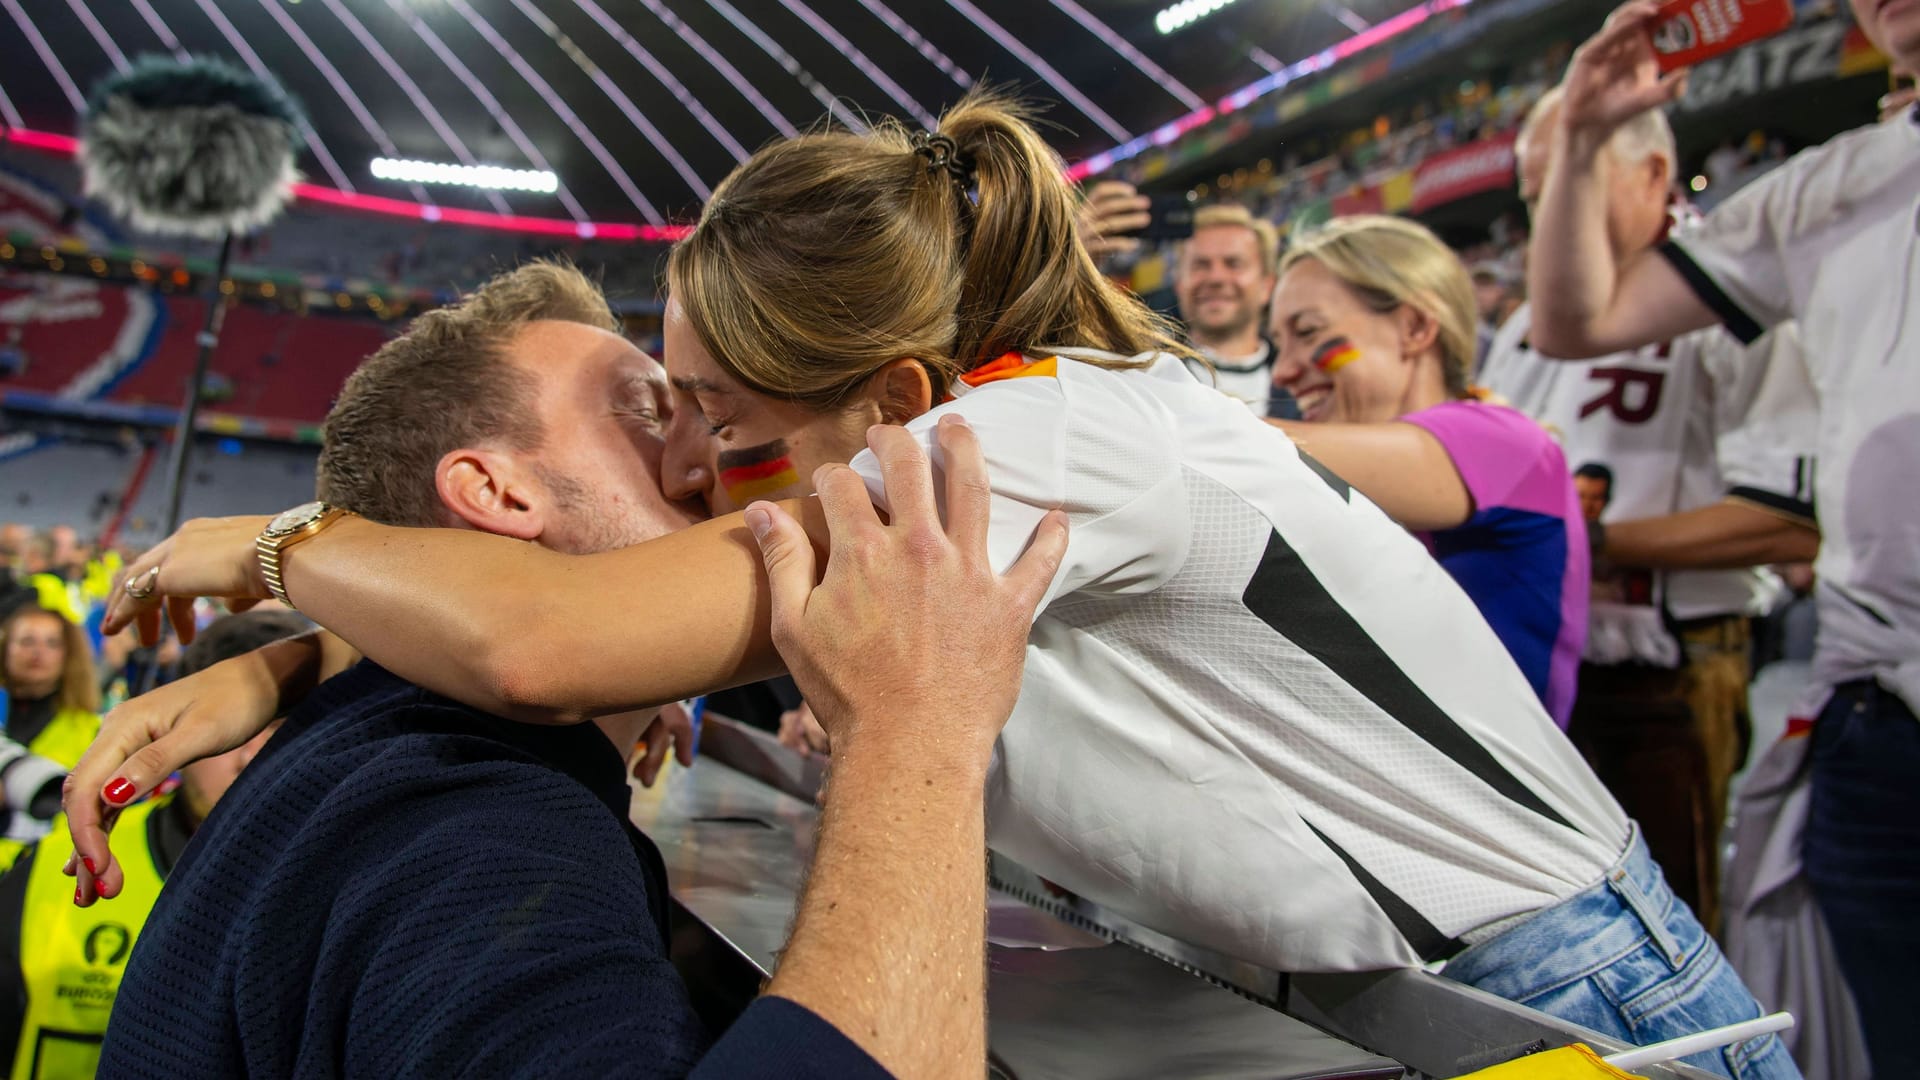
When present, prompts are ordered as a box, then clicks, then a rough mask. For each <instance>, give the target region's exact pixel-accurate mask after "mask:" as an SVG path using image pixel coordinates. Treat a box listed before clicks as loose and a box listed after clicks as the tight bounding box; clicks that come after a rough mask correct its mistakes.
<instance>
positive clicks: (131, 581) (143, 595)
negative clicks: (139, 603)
mask: <svg viewBox="0 0 1920 1080" xmlns="http://www.w3.org/2000/svg"><path fill="white" fill-rule="evenodd" d="M142 579H145V581H146V583H147V587H146V588H144V589H136V588H134V585H135V583H137V582H139V581H141V580H142ZM159 584H160V568H159V567H158V566H156V567H154V568H153V569H151V570H148V571H147V572H146V573H144V574H141V575H139V576H138V577H131V578H128V579H127V595H128V596H131V597H133V598H134V599H135V600H145V599H147V598H148V597H150V596H152V595H153V590H154V587H155V586H157V585H159Z"/></svg>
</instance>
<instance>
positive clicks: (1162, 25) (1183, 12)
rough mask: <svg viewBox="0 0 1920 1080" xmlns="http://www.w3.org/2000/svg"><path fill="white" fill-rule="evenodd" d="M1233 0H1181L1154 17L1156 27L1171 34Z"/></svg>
mask: <svg viewBox="0 0 1920 1080" xmlns="http://www.w3.org/2000/svg"><path fill="white" fill-rule="evenodd" d="M1231 3H1233V0H1180V2H1179V3H1177V4H1175V5H1173V6H1172V7H1169V8H1166V9H1164V10H1162V11H1161V12H1160V14H1158V15H1155V16H1154V17H1153V25H1154V29H1156V30H1159V31H1160V32H1161V33H1163V34H1171V33H1173V32H1174V31H1175V30H1178V29H1180V28H1181V27H1183V26H1191V25H1193V24H1194V23H1197V22H1199V21H1200V20H1201V19H1204V18H1206V17H1207V16H1209V15H1211V14H1213V13H1214V12H1216V11H1219V10H1220V9H1221V8H1223V7H1226V6H1227V5H1228V4H1231Z"/></svg>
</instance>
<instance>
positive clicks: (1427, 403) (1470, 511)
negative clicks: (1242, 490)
mask: <svg viewBox="0 0 1920 1080" xmlns="http://www.w3.org/2000/svg"><path fill="white" fill-rule="evenodd" d="M1280 268H1281V279H1280V285H1279V289H1278V290H1277V291H1276V292H1275V293H1274V297H1273V322H1272V332H1273V339H1274V341H1275V342H1277V343H1278V345H1279V354H1280V359H1279V362H1278V364H1277V365H1276V367H1275V370H1274V374H1275V377H1276V378H1277V379H1278V380H1280V381H1281V383H1282V384H1283V385H1285V386H1286V387H1287V388H1288V389H1289V390H1291V391H1292V392H1293V395H1294V396H1295V398H1296V399H1297V400H1298V401H1299V402H1300V405H1301V408H1302V411H1303V412H1304V413H1305V414H1306V417H1307V419H1308V420H1309V421H1324V422H1323V423H1299V422H1293V423H1288V422H1284V421H1282V422H1279V426H1280V427H1282V428H1283V429H1284V430H1285V431H1286V432H1287V434H1288V435H1290V436H1292V437H1293V439H1294V441H1295V442H1297V443H1299V444H1300V448H1301V451H1302V452H1303V453H1306V454H1310V455H1312V456H1313V458H1315V459H1317V460H1318V461H1319V462H1320V463H1321V464H1322V465H1324V466H1326V467H1327V468H1330V469H1332V470H1333V471H1334V472H1335V473H1336V474H1338V475H1339V476H1340V477H1341V478H1342V479H1344V480H1346V481H1347V482H1348V483H1351V484H1352V485H1353V486H1354V487H1357V488H1359V489H1360V491H1361V492H1362V493H1364V494H1365V495H1366V496H1367V497H1368V498H1369V499H1372V500H1373V501H1374V503H1375V504H1376V505H1378V506H1379V507H1380V509H1382V510H1384V511H1386V512H1387V514H1388V516H1390V517H1392V518H1393V519H1394V520H1395V521H1398V522H1399V523H1400V524H1402V525H1404V526H1406V527H1407V528H1408V529H1411V530H1413V531H1414V532H1415V533H1417V534H1418V535H1419V536H1420V537H1421V539H1422V540H1424V541H1425V542H1426V544H1427V547H1428V548H1429V549H1430V550H1431V551H1432V552H1433V554H1434V556H1435V557H1436V558H1438V559H1439V560H1440V564H1441V565H1442V566H1444V567H1446V569H1447V572H1448V573H1450V574H1452V575H1453V577H1454V579H1455V580H1456V581H1458V582H1459V583H1460V586H1461V588H1463V589H1465V590H1466V592H1467V595H1468V596H1470V597H1472V598H1473V602H1474V604H1475V605H1476V606H1477V607H1479V609H1480V613H1481V614H1482V615H1483V616H1485V617H1486V620H1487V622H1488V624H1489V625H1491V626H1492V627H1493V630H1494V633H1495V634H1497V635H1498V636H1499V638H1500V641H1501V644H1503V645H1505V646H1506V648H1507V651H1508V652H1509V653H1511V654H1512V655H1513V658H1514V660H1515V662H1517V663H1518V664H1519V665H1520V670H1521V671H1522V672H1523V673H1524V674H1525V675H1526V676H1527V681H1528V682H1529V683H1531V684H1532V686H1533V690H1534V693H1536V694H1538V695H1539V696H1540V700H1541V702H1542V703H1543V704H1544V705H1545V706H1546V707H1547V712H1548V713H1549V714H1551V715H1552V716H1553V719H1554V722H1555V723H1557V724H1559V725H1560V726H1561V727H1563V728H1564V727H1565V726H1566V723H1567V714H1568V712H1569V711H1570V710H1571V709H1572V707H1573V695H1574V676H1575V671H1576V669H1577V667H1578V664H1579V661H1580V646H1581V642H1582V639H1583V638H1584V636H1585V634H1586V608H1587V552H1586V531H1585V528H1584V527H1583V525H1582V522H1581V516H1580V508H1579V507H1580V504H1579V501H1578V500H1577V499H1576V498H1575V497H1574V493H1573V482H1572V480H1571V479H1570V477H1569V476H1568V473H1567V463H1566V459H1565V458H1563V457H1562V456H1561V454H1560V448H1559V447H1558V446H1556V445H1555V444H1554V441H1553V439H1552V437H1551V436H1549V435H1548V434H1547V432H1546V431H1544V430H1543V429H1542V428H1541V427H1540V425H1538V424H1536V423H1534V422H1533V421H1532V420H1529V419H1527V418H1526V417H1525V416H1523V415H1521V414H1520V413H1518V412H1515V411H1514V410H1512V409H1509V408H1505V407H1503V406H1500V405H1494V404H1489V403H1485V402H1481V401H1477V400H1474V399H1473V397H1472V395H1471V393H1470V392H1469V389H1468V385H1467V381H1468V374H1469V369H1470V367H1471V365H1472V363H1473V349H1474V332H1473V329H1474V297H1473V287H1472V285H1471V284H1470V283H1469V281H1468V277H1467V271H1466V267H1464V266H1463V265H1461V262H1460V260H1459V258H1457V257H1456V256H1455V255H1454V254H1453V252H1452V251H1451V250H1449V249H1448V248H1447V246H1446V245H1445V244H1442V243H1441V242H1440V240H1439V238H1438V237H1436V236H1434V235H1433V234H1432V233H1431V232H1429V231H1428V230H1427V229H1426V227H1425V226H1422V225H1418V224H1415V223H1414V222H1411V221H1408V220H1406V219H1404V218H1395V217H1378V216H1371V215H1362V216H1356V217H1347V218H1336V219H1334V220H1333V221H1332V222H1330V223H1329V224H1327V225H1325V226H1323V227H1322V228H1320V229H1318V230H1315V231H1313V232H1310V233H1307V234H1306V235H1304V236H1301V237H1299V238H1298V239H1297V240H1296V241H1295V242H1294V244H1293V246H1292V247H1291V248H1290V249H1289V250H1288V252H1287V256H1286V259H1285V260H1284V261H1283V262H1282V263H1281V264H1280Z"/></svg>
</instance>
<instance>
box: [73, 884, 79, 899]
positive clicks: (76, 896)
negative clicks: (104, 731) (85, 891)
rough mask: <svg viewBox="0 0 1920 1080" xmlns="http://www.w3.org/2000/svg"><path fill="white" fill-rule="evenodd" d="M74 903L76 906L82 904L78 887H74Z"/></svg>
mask: <svg viewBox="0 0 1920 1080" xmlns="http://www.w3.org/2000/svg"><path fill="white" fill-rule="evenodd" d="M73 902H74V903H76V904H78V903H80V886H78V885H75V886H74V887H73Z"/></svg>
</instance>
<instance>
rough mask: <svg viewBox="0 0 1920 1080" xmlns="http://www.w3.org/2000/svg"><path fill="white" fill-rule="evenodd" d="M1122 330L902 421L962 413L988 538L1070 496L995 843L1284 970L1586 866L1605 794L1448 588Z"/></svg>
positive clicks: (1358, 956)
mask: <svg viewBox="0 0 1920 1080" xmlns="http://www.w3.org/2000/svg"><path fill="white" fill-rule="evenodd" d="M1075 355H1077V356H1081V357H1084V358H1092V359H1100V358H1102V355H1101V354H1096V353H1079V352H1076V353H1075ZM1104 359H1107V360H1117V359H1119V358H1115V357H1104ZM1138 359H1139V361H1140V362H1141V364H1142V367H1140V368H1138V369H1135V370H1124V371H1123V370H1111V369H1108V368H1105V367H1101V366H1097V365H1096V364H1093V363H1086V362H1082V361H1081V360H1075V359H1071V358H1068V357H1065V356H1063V357H1060V358H1058V359H1056V360H1052V361H1045V362H1041V363H1035V364H1031V365H1028V366H1027V367H1025V368H1022V369H1019V374H1018V375H1017V376H1015V377H1007V378H1001V379H999V380H997V381H992V382H986V383H983V384H982V385H980V386H978V387H974V388H968V387H960V388H959V396H958V397H957V399H956V400H954V401H953V402H951V403H949V404H947V405H945V406H942V407H941V408H939V409H936V410H935V411H934V412H933V413H930V414H928V415H927V416H924V417H921V418H919V419H918V420H916V421H915V422H914V423H913V424H911V425H909V427H910V429H911V430H913V431H914V432H915V434H916V435H918V436H919V437H920V438H921V440H922V441H923V443H927V444H928V445H929V452H930V454H931V455H932V456H933V459H934V461H935V462H936V464H938V462H939V460H940V455H939V451H938V450H937V448H934V447H932V446H931V433H932V429H933V425H934V423H935V422H936V421H937V418H938V416H939V415H940V414H942V413H944V412H947V411H954V412H958V413H960V414H961V415H963V416H965V417H966V419H967V420H968V422H969V423H970V424H971V425H972V427H973V428H974V430H975V431H976V432H978V434H979V437H980V442H981V445H982V446H983V448H984V449H985V452H986V456H987V460H988V467H989V473H990V478H991V481H992V485H993V495H994V499H993V520H992V526H991V529H992V552H993V557H994V560H995V562H996V564H997V565H999V566H1002V567H1004V566H1006V565H1008V564H1010V563H1011V562H1012V561H1013V559H1014V558H1016V557H1017V556H1018V554H1019V553H1020V551H1022V550H1024V548H1025V546H1026V543H1027V541H1028V538H1029V537H1030V536H1031V534H1032V531H1033V528H1034V526H1035V524H1037V522H1038V521H1039V518H1040V517H1041V516H1042V515H1043V514H1044V513H1045V512H1046V511H1047V510H1048V509H1051V508H1055V507H1059V508H1063V509H1065V510H1066V511H1067V512H1068V514H1069V515H1070V518H1071V522H1072V531H1071V536H1070V539H1069V541H1068V551H1067V555H1066V558H1065V561H1064V563H1063V565H1062V567H1061V570H1060V572H1059V574H1058V575H1057V576H1056V577H1055V580H1054V583H1053V586H1052V589H1051V591H1050V593H1049V595H1048V598H1047V601H1046V603H1045V605H1044V606H1043V608H1042V610H1041V612H1040V615H1039V616H1038V618H1037V619H1036V621H1035V623H1034V627H1033V635H1032V638H1031V641H1030V644H1029V647H1028V650H1027V667H1026V677H1025V682H1024V685H1023V686H1022V689H1021V695H1020V699H1019V703H1018V705H1017V706H1016V708H1015V711H1014V714H1013V717H1012V719H1011V720H1010V721H1009V723H1008V724H1007V727H1006V731H1005V733H1004V734H1003V736H1002V738H1001V740H1000V745H999V748H998V752H997V754H996V758H995V766H994V770H993V773H992V775H991V777H990V779H989V782H988V811H989V839H990V842H991V843H992V844H993V846H994V847H995V849H996V850H999V851H1001V852H1003V853H1005V854H1007V855H1009V856H1011V857H1012V858H1014V859H1016V860H1018V861H1019V862H1021V863H1022V864H1024V865H1026V866H1027V867H1028V868H1029V869H1031V870H1034V871H1036V872H1038V873H1041V874H1043V875H1045V876H1046V877H1048V878H1050V879H1052V880H1054V881H1057V882H1059V883H1060V884H1062V885H1064V886H1066V887H1067V888H1070V889H1072V890H1074V891H1076V892H1078V893H1081V894H1082V895H1085V896H1087V897H1088V898H1090V899H1093V900H1095V901H1098V902H1099V903H1101V904H1103V905H1106V906H1108V907H1111V908H1113V909H1114V910H1117V911H1119V912H1121V913H1123V914H1125V915H1127V916H1129V917H1131V918H1134V919H1137V920H1139V921H1140V922H1142V923H1144V924H1146V925H1148V926H1151V927H1153V928H1155V929H1157V930H1160V931H1162V932H1165V933H1168V934H1171V935H1174V936H1176V937H1179V938H1183V939H1185V940H1188V941H1192V942H1195V943H1198V944H1202V945H1206V946H1208V947H1211V948H1214V949H1218V950H1220V951H1223V952H1225V953H1228V954H1230V955H1233V956H1237V957H1241V958H1244V959H1246V960H1249V961H1253V962H1256V963H1261V964H1265V965H1268V966H1271V967H1274V968H1277V969H1281V970H1293V971H1321V970H1360V969H1368V968H1379V967H1390V966H1399V965H1407V964H1414V963H1418V962H1419V961H1420V960H1422V959H1427V958H1435V957H1439V956H1445V955H1447V954H1449V953H1450V952H1451V951H1453V950H1454V949H1456V948H1457V947H1458V945H1459V943H1460V941H1461V940H1463V939H1464V940H1473V939H1474V938H1475V934H1474V932H1475V931H1477V930H1484V929H1485V928H1487V927H1489V926H1492V925H1493V924H1496V923H1499V922H1501V921H1503V920H1506V919H1510V918H1512V917H1514V916H1518V915H1523V914H1526V913H1528V912H1531V911H1535V910H1538V909H1540V908H1542V907H1545V906H1548V905H1550V904H1552V903H1554V902H1556V901H1558V900H1561V899H1564V898H1565V897H1568V896H1570V895H1572V894H1573V893H1575V892H1578V891H1579V890H1581V889H1584V888H1586V887H1587V886H1589V885H1592V884H1593V883H1594V882H1596V881H1598V880H1599V879H1600V877H1601V875H1602V874H1603V872H1604V871H1605V869H1606V868H1607V867H1608V866H1609V865H1610V864H1611V863H1612V862H1613V861H1614V860H1615V859H1616V858H1617V857H1618V856H1619V854H1620V853H1621V852H1622V851H1623V850H1624V849H1625V846H1626V842H1627V833H1628V824H1627V820H1626V818H1625V816H1624V815H1623V814H1622V813H1621V811H1620V809H1619V807H1618V806H1617V805H1616V804H1615V803H1614V801H1613V800H1612V798H1611V797H1610V796H1608V794H1607V793H1606V791H1605V789H1604V788H1602V787H1601V785H1600V784H1599V782H1598V781H1597V780H1596V779H1595V778H1594V776H1593V774H1592V772H1591V771H1590V770H1589V769H1588V768H1587V766H1586V764H1585V763H1584V762H1583V761H1582V760H1581V759H1580V756H1579V755H1578V753H1577V752H1575V750H1574V749H1573V747H1572V745H1571V744H1570V743H1568V742H1567V740H1566V738H1565V737H1564V736H1563V735H1562V734H1561V733H1560V731H1559V730H1558V729H1557V728H1555V726H1554V725H1553V722H1552V721H1551V720H1550V719H1549V718H1548V717H1547V714H1546V712H1545V711H1544V710H1543V709H1542V708H1541V706H1540V702H1539V699H1538V698H1537V697H1536V696H1535V694H1534V693H1533V691H1532V689H1531V687H1530V686H1529V685H1528V684H1527V681H1526V678H1525V677H1524V676H1523V675H1522V674H1521V672H1520V670H1519V668H1518V667H1516V666H1515V665H1514V663H1513V661H1512V659H1511V658H1510V657H1509V656H1508V654H1507V652H1506V650H1505V648H1503V647H1502V646H1501V644H1500V641H1499V639H1498V638H1497V637H1495V635H1494V633H1493V631H1492V630H1491V629H1490V628H1489V627H1488V626H1487V624H1486V622H1485V620H1484V619H1482V618H1481V616H1480V614H1479V612H1478V610H1477V609H1476V608H1475V607H1474V606H1473V603H1472V601H1471V600H1469V599H1468V598H1467V596H1466V594H1465V593H1464V592H1462V591H1461V590H1460V588H1459V587H1458V586H1457V585H1455V584H1454V582H1453V580H1452V579H1451V578H1450V577H1449V576H1448V575H1447V573H1446V572H1445V571H1444V570H1443V569H1441V567H1440V566H1439V565H1438V564H1437V563H1436V562H1434V560H1433V559H1432V558H1430V557H1429V556H1428V554H1427V552H1426V550H1425V549H1424V548H1423V547H1422V546H1421V545H1420V544H1419V542H1418V541H1416V540H1414V539H1413V538H1412V537H1411V536H1409V535H1408V534H1407V533H1406V531H1405V530H1403V529H1401V528H1400V527H1399V526H1398V525H1396V524H1394V523H1393V522H1392V521H1391V520H1389V519H1388V518H1387V517H1386V516H1385V515H1384V514H1382V513H1381V512H1380V511H1379V510H1378V508H1376V507H1374V506H1373V505H1372V504H1371V503H1370V502H1368V500H1367V499H1366V498H1365V497H1364V496H1361V495H1360V494H1358V493H1357V492H1350V491H1349V490H1347V487H1346V485H1345V484H1344V483H1342V482H1340V481H1339V480H1338V479H1337V478H1335V477H1333V476H1332V475H1331V474H1330V473H1328V472H1326V471H1325V470H1324V469H1323V468H1321V467H1319V466H1318V465H1317V463H1314V462H1312V461H1311V459H1308V458H1305V457H1303V456H1302V455H1300V454H1299V453H1298V451H1297V450H1296V449H1295V447H1294V445H1293V443H1292V442H1291V441H1290V440H1288V439H1287V438H1286V436H1285V435H1283V434H1282V433H1281V432H1280V431H1279V430H1278V429H1275V428H1273V427H1271V426H1269V425H1267V424H1266V423H1264V422H1263V421H1261V420H1260V419H1258V418H1256V417H1254V416H1253V415H1252V414H1250V413H1249V412H1248V411H1247V409H1246V408H1245V407H1244V406H1242V405H1240V404H1238V403H1236V402H1234V401H1233V400H1231V399H1229V398H1227V397H1225V396H1223V395H1221V394H1219V393H1217V392H1215V391H1213V390H1211V389H1210V388H1208V387H1206V386H1204V385H1202V384H1201V383H1200V382H1199V381H1198V380H1196V379H1195V378H1194V377H1193V376H1192V375H1191V374H1190V373H1189V372H1188V371H1187V370H1186V368H1185V367H1184V366H1183V365H1182V364H1181V362H1180V361H1179V360H1177V359H1175V358H1173V357H1171V356H1158V357H1152V356H1148V357H1141V358H1138ZM1007 374H1012V373H1011V372H1009V373H1007ZM853 464H854V467H855V468H856V469H858V470H859V471H860V472H861V473H862V474H863V475H864V476H865V478H866V480H867V484H868V487H869V489H870V490H871V491H872V492H873V493H874V495H875V498H876V499H883V490H882V487H881V483H880V477H879V474H878V469H877V465H876V462H875V460H874V458H873V456H872V455H871V454H863V455H861V456H860V457H859V458H857V459H855V461H854V463H853ZM954 663H956V664H963V663H966V658H965V657H955V658H954Z"/></svg>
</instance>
